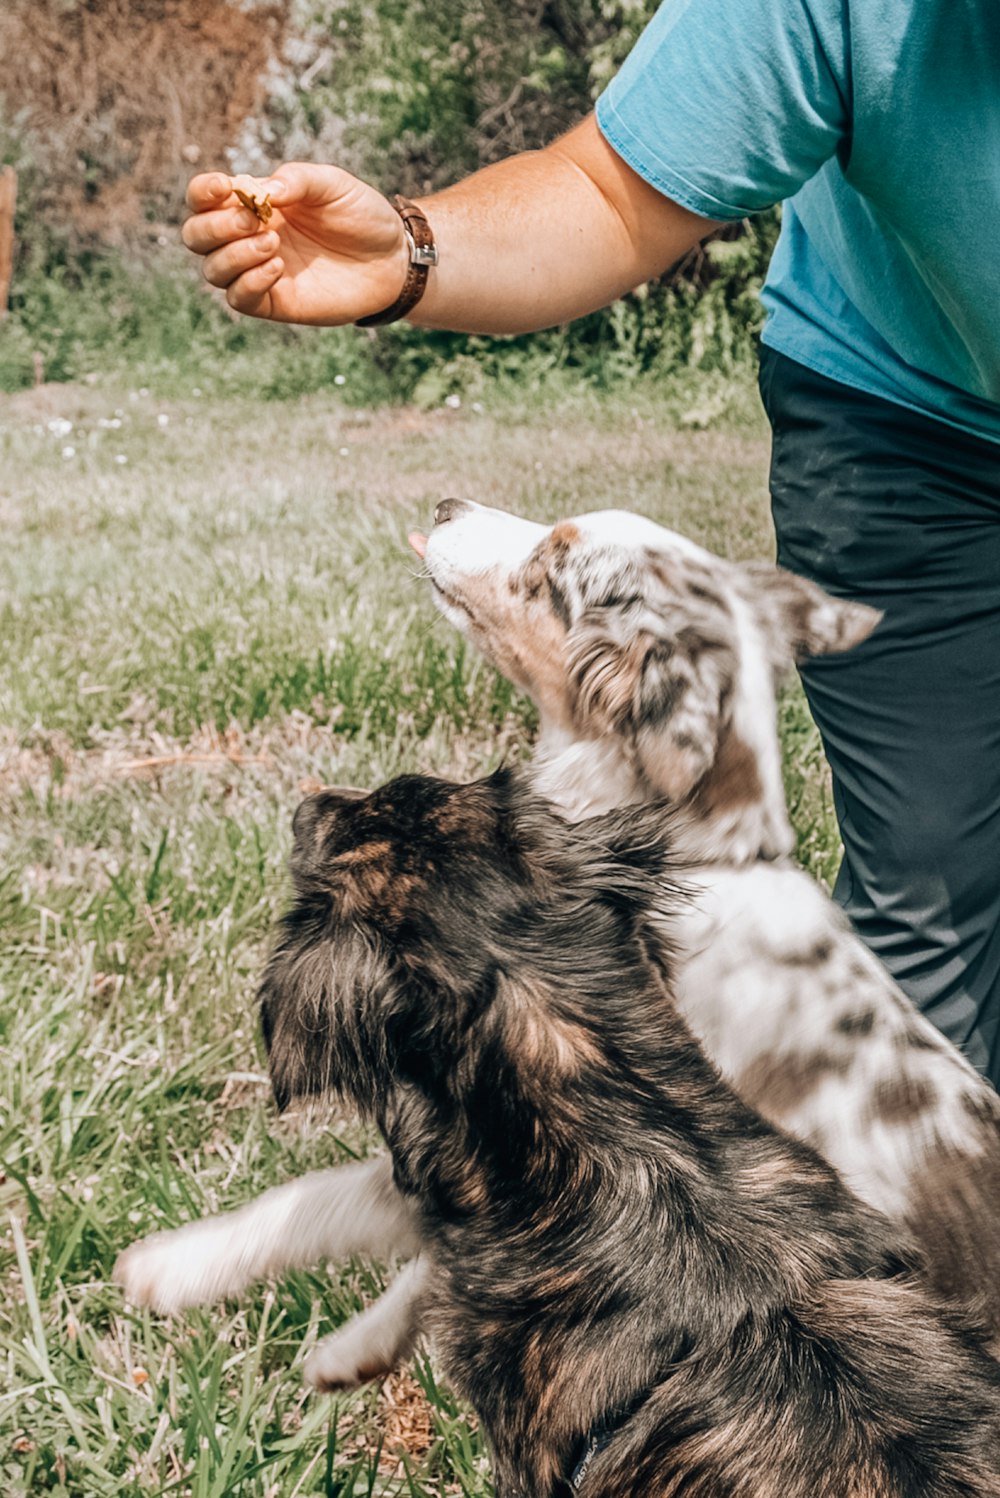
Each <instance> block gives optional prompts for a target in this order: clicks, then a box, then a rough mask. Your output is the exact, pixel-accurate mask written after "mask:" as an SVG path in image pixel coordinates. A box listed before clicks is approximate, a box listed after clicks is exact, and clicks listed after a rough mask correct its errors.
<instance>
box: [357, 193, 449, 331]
mask: <svg viewBox="0 0 1000 1498" xmlns="http://www.w3.org/2000/svg"><path fill="white" fill-rule="evenodd" d="M392 206H393V208H395V210H396V212H397V213H398V214H399V216H400V218H401V219H402V220H403V230H404V233H405V234H406V243H407V246H408V248H409V251H410V264H409V267H408V268H407V272H406V280H405V281H404V282H403V289H402V291H400V293H399V296H398V297H397V298H396V300H395V301H394V302H393V303H392V305H391V306H390V307H385V308H383V310H382V311H381V312H373V313H372V314H371V315H370V316H369V317H359V318H358V320H357V323H356V326H357V327H359V328H378V327H381V326H383V325H384V324H385V323H390V322H398V321H399V319H400V318H401V317H405V316H406V314H407V313H408V312H410V311H411V310H412V309H413V308H414V307H415V306H416V305H417V303H418V302H419V300H420V298H421V297H422V296H423V294H424V291H425V290H426V287H427V272H428V270H429V268H430V267H431V266H432V265H437V263H438V252H437V245H436V244H435V243H434V234H433V231H432V229H431V226H430V224H429V223H428V222H427V219H426V217H425V215H424V212H423V209H421V208H418V207H417V205H416V203H411V202H410V200H409V198H403V197H400V196H399V195H398V194H397V195H396V197H394V198H393V200H392Z"/></svg>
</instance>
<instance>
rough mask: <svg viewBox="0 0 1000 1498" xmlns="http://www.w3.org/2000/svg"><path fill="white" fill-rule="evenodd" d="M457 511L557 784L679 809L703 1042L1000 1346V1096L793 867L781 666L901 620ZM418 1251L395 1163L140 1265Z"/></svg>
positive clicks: (639, 528)
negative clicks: (902, 1239) (907, 1241)
mask: <svg viewBox="0 0 1000 1498" xmlns="http://www.w3.org/2000/svg"><path fill="white" fill-rule="evenodd" d="M435 521H436V523H435V527H434V530H433V532H432V533H431V536H430V538H429V540H426V541H425V540H424V538H423V537H421V536H415V537H413V538H411V539H412V544H413V545H414V547H415V549H416V550H417V551H418V553H419V554H420V555H421V556H422V557H423V558H424V562H425V565H426V569H427V574H428V576H429V578H430V580H431V583H432V585H433V588H434V593H435V599H436V601H437V603H438V605H439V607H440V609H441V611H442V612H443V613H444V614H445V616H446V617H447V618H448V619H450V620H451V621H452V623H454V624H455V625H456V626H457V627H458V628H459V629H460V630H461V631H462V633H463V634H464V635H466V637H467V638H468V639H469V640H470V641H471V642H472V643H474V644H475V645H476V646H477V647H478V648H479V649H480V650H481V651H482V652H483V653H484V654H485V655H486V656H487V657H488V658H489V659H490V660H491V661H492V662H493V663H494V664H495V665H496V666H497V667H498V669H499V670H501V671H502V672H503V673H504V674H505V675H506V676H508V677H509V678H510V679H511V680H512V681H513V682H515V683H516V684H517V685H518V686H519V687H521V688H522V689H523V690H524V691H525V692H527V693H528V695H529V696H530V697H531V698H532V700H533V701H534V702H535V703H536V705H537V707H538V709H539V714H540V720H541V731H540V735H539V740H538V745H537V748H536V751H535V756H534V763H533V780H534V785H535V788H536V789H537V790H538V791H540V792H541V793H542V794H543V795H544V796H545V797H547V798H549V799H550V800H551V801H553V802H554V803H555V804H556V805H557V806H559V807H560V808H561V809H562V811H563V812H564V814H565V815H567V816H568V817H570V818H571V819H576V820H579V819H582V818H586V817H589V816H593V815H597V814H600V813H603V812H606V811H609V810H612V809H615V808H618V807H622V806H625V805H629V804H632V803H636V802H644V801H660V800H663V801H666V802H668V803H670V805H671V806H672V808H673V812H672V815H671V834H672V837H673V839H674V852H673V862H674V864H675V867H676V865H677V863H678V861H680V864H681V872H682V876H683V880H684V883H685V884H686V886H687V888H688V889H689V891H690V900H689V902H688V904H687V905H686V907H684V908H682V909H681V911H680V912H679V913H678V912H677V910H676V909H675V910H674V912H673V914H672V922H673V927H674V930H673V935H674V940H675V941H676V942H677V943H678V944H679V955H680V956H681V958H682V964H681V967H680V970H679V974H678V978H679V984H678V989H679V992H678V998H679V1001H680V1006H681V1009H682V1012H683V1013H684V1015H685V1017H686V1019H687V1021H688V1023H689V1024H690V1026H691V1028H692V1029H693V1030H694V1031H695V1033H696V1034H697V1036H698V1037H699V1038H700V1039H701V1041H702V1043H703V1045H704V1047H705V1049H706V1050H707V1051H708V1053H709V1054H710V1056H711V1057H712V1058H713V1059H714V1060H715V1062H716V1063H717V1065H718V1066H719V1068H720V1069H721V1071H722V1072H723V1073H724V1074H725V1075H726V1076H727V1077H728V1079H729V1080H730V1081H731V1082H732V1083H733V1084H734V1086H735V1087H736V1089H737V1091H738V1092H740V1093H741V1094H742V1096H743V1097H744V1099H745V1100H746V1101H748V1102H750V1103H751V1104H752V1105H753V1106H754V1107H755V1108H756V1109H757V1110H758V1111H759V1112H760V1113H761V1114H762V1115H763V1116H764V1117H765V1118H766V1119H768V1120H769V1121H770V1122H772V1123H774V1124H777V1125H778V1126H779V1127H781V1128H782V1129H784V1130H786V1131H787V1132H788V1133H790V1134H793V1135H795V1136H797V1137H799V1138H800V1139H803V1140H806V1141H808V1142H809V1143H810V1144H812V1145H813V1146H814V1147H815V1148H816V1149H817V1150H818V1151H819V1152H820V1153H821V1154H822V1155H824V1156H825V1157H826V1159H827V1160H829V1161H830V1162H831V1163H832V1164H834V1165H835V1166H836V1167H837V1168H838V1170H839V1171H840V1172H841V1174H842V1175H843V1177H844V1179H845V1180H846V1181H847V1183H848V1184H849V1185H850V1186H851V1187H852V1188H853V1190H854V1191H855V1192H856V1193H857V1194H858V1196H860V1197H861V1198H862V1199H863V1200H865V1201H867V1202H869V1203H871V1204H872V1205H874V1206H876V1207H877V1208H879V1209H880V1210H881V1211H882V1212H884V1213H885V1214H886V1215H887V1216H889V1217H890V1218H891V1219H892V1220H894V1221H895V1222H896V1223H898V1224H899V1226H900V1228H901V1230H902V1231H903V1232H904V1233H906V1234H912V1235H913V1236H914V1237H915V1238H916V1239H917V1241H918V1243H919V1245H920V1247H921V1249H922V1251H923V1254H924V1257H925V1259H926V1262H927V1266H928V1272H929V1275H930V1278H931V1280H932V1282H933V1284H934V1286H935V1288H936V1289H938V1290H939V1291H940V1292H942V1293H944V1294H945V1295H947V1296H949V1297H950V1298H954V1299H956V1300H961V1301H966V1302H971V1303H972V1304H973V1305H975V1306H976V1308H977V1309H978V1311H979V1312H980V1314H981V1315H983V1316H984V1318H985V1319H986V1320H987V1321H988V1323H989V1325H990V1326H991V1328H992V1333H993V1336H994V1340H995V1342H996V1343H997V1345H1000V1099H998V1098H997V1095H996V1094H995V1093H994V1092H993V1090H992V1088H991V1087H990V1086H989V1084H988V1083H987V1082H985V1081H984V1080H983V1079H981V1078H980V1077H979V1076H978V1075H977V1074H976V1073H975V1072H974V1070H973V1069H972V1068H971V1067H970V1066H969V1065H968V1064H967V1063H966V1062H965V1061H964V1060H963V1059H962V1057H961V1056H960V1055H959V1053H958V1052H957V1051H956V1050H955V1049H954V1048H953V1047H952V1046H951V1045H950V1044H949V1043H948V1042H947V1041H945V1040H944V1039H943V1038H942V1037H941V1036H940V1035H939V1033H938V1032H937V1031H936V1030H935V1029H934V1028H933V1026H931V1025H930V1023H929V1022H928V1021H926V1020H924V1019H923V1018H922V1017H921V1016H920V1015H919V1014H918V1013H917V1012H916V1011H915V1010H914V1008H913V1007H912V1005H911V1004H910V1003H909V1001H908V1000H907V999H906V998H905V997H904V995H903V994H902V993H901V992H900V990H899V989H898V988H897V987H896V985H895V984H894V982H893V981H892V980H891V978H890V977H889V976H888V974H887V972H886V971H885V969H884V968H883V967H882V966H881V964H880V963H879V962H878V961H877V960H876V959H875V958H874V957H873V956H872V955H871V954H870V953H869V952H868V951H867V949H866V948H865V947H864V946H863V945H862V944H861V943H860V942H859V940H858V939H857V938H856V937H855V936H854V935H853V933H852V932H851V930H850V929H849V927H848V926H847V924H846V922H845V920H844V918H843V917H842V915H841V913H840V912H839V911H838V909H837V908H836V906H834V905H833V903H832V902H831V901H830V900H829V899H828V897H827V896H826V895H825V893H824V892H823V891H822V890H821V889H820V888H819V887H818V886H817V885H816V884H815V883H814V882H813V881H812V880H811V879H810V878H809V876H808V875H806V874H805V873H804V872H803V871H802V870H801V869H799V868H798V867H797V866H796V865H795V864H794V863H793V862H792V860H791V852H792V847H793V835H792V830H791V827H790V825H789V822H788V817H787V812H786V807H785V800H784V793H783V788H782V781H781V767H780V753H779V744H778V737H777V728H776V703H775V689H776V682H777V680H778V679H779V677H780V676H781V675H782V674H783V673H784V672H785V671H787V670H788V669H789V668H790V667H791V665H792V664H793V663H794V662H795V661H796V660H802V659H804V658H806V657H808V656H810V655H819V654H826V653H832V652H837V651H842V650H847V649H849V648H850V647H851V646H853V645H855V644H857V643H859V642H860V641H861V640H863V639H865V638H866V637H867V635H868V634H870V632H871V631H872V629H873V628H874V627H875V625H876V624H877V622H878V615H877V613H876V612H875V611H874V610H872V609H868V608H865V607H863V606H861V605H856V604H848V603H842V602H839V601H837V600H835V599H832V598H830V597H829V596H828V595H827V594H825V593H824V592H822V590H821V589H819V588H817V587H816V586H815V585H813V584H811V583H808V582H806V581H804V580H802V579H800V578H797V577H794V576H793V575H791V574H789V573H787V572H783V571H781V570H780V569H778V568H776V567H774V566H772V565H770V564H767V563H750V564H744V565H739V564H734V563H730V562H726V561H723V560H721V559H720V558H718V557H716V556H713V555H712V554H710V553H709V552H706V551H704V550H702V549H701V548H700V547H697V546H695V545H694V544H693V543H691V542H690V541H688V540H686V539H684V538H683V537H681V536H678V535H676V534H674V533H673V532H671V531H668V530H665V529H663V528H662V527H660V526H658V525H655V524H653V523H652V522H651V521H648V520H645V519H643V518H641V517H639V516H635V515H631V514H627V513H624V512H620V511H602V512H599V513H597V514H591V515H586V516H582V517H580V518H577V519H574V520H568V521H564V522H562V523H560V524H558V525H556V526H553V527H546V526H543V525H538V524H535V523H534V522H531V521H528V520H524V519H521V518H519V517H517V516H514V515H510V514H506V513H504V512H501V511H497V510H491V509H487V508H485V507H483V506H480V505H476V504H472V503H470V502H467V501H461V500H445V501H444V502H443V503H442V504H441V505H439V506H438V510H437V513H436V516H435ZM416 1247H417V1242H416V1234H415V1232H414V1227H413V1222H412V1219H411V1217H410V1215H409V1212H408V1210H407V1208H406V1205H405V1203H404V1202H403V1201H402V1199H401V1198H398V1197H397V1196H396V1194H395V1192H394V1190H393V1188H392V1185H391V1181H390V1180H389V1177H388V1172H387V1170H386V1167H385V1164H384V1162H379V1161H376V1162H374V1163H372V1164H371V1165H365V1166H357V1167H350V1168H349V1169H347V1170H337V1171H325V1172H319V1173H317V1174H315V1175H312V1176H308V1177H305V1178H304V1179H303V1180H301V1181H297V1182H292V1183H291V1184H289V1185H288V1186H283V1187H278V1188H275V1190H273V1191H270V1192H267V1193H265V1194H264V1195H263V1196H262V1197H260V1198H258V1199H257V1200H256V1201H255V1202H252V1203H250V1205H249V1206H247V1207H244V1208H242V1209H241V1210H240V1211H239V1212H235V1213H230V1214H226V1215H224V1216H221V1217H217V1218H211V1219H207V1220H205V1221H203V1222H200V1223H194V1224H192V1225H190V1226H189V1227H187V1228H182V1229H180V1230H178V1231H177V1232H175V1233H167V1234H160V1235H157V1236H156V1237H155V1238H152V1239H147V1240H145V1241H144V1242H141V1243H138V1244H135V1245H133V1247H132V1248H131V1249H129V1250H128V1251H127V1252H126V1254H125V1255H123V1257H122V1259H121V1260H120V1261H119V1267H118V1276H119V1278H120V1279H121V1281H122V1283H123V1284H124V1285H125V1288H126V1290H127V1292H128V1294H129V1296H130V1297H131V1298H132V1299H133V1300H135V1301H138V1302H141V1303H148V1304H152V1305H155V1306H157V1307H158V1308H160V1309H161V1310H164V1311H167V1310H173V1309H177V1308H179V1307H181V1306H185V1305H193V1304H198V1303H204V1302H206V1301H209V1300H212V1299H216V1298H218V1297H220V1296H222V1295H226V1294H233V1293H236V1292H238V1291H239V1290H241V1289H242V1288H243V1287H244V1286H245V1285H247V1284H248V1283H249V1282H250V1281H252V1280H253V1279H255V1278H258V1277H260V1276H262V1275H264V1274H267V1273H273V1272H277V1271H279V1270H280V1269H281V1268H283V1267H290V1266H291V1265H293V1264H309V1263H315V1262H316V1261H317V1260H319V1259H322V1258H324V1257H326V1258H340V1257H345V1256H347V1255H348V1254H351V1253H372V1254H374V1255H376V1256H379V1257H389V1256H391V1255H392V1254H394V1253H395V1254H399V1255H401V1256H407V1255H409V1254H411V1253H413V1252H414V1250H415V1248H416ZM423 1274H424V1271H423V1270H422V1268H421V1264H420V1261H419V1259H418V1260H417V1261H416V1262H415V1263H414V1264H413V1265H411V1266H409V1267H408V1269H406V1270H404V1272H403V1274H402V1275H401V1276H400V1277H399V1278H398V1279H397V1281H396V1282H395V1284H394V1285H393V1286H392V1288H391V1289H390V1291H389V1292H388V1294H387V1296H386V1297H384V1298H383V1300H382V1301H381V1302H378V1303H377V1304H376V1305H375V1306H373V1307H372V1308H370V1309H369V1310H368V1311H367V1312H366V1313H365V1314H364V1316H362V1317H360V1318H358V1319H357V1320H356V1321H354V1322H351V1323H349V1324H348V1325H347V1326H346V1327H344V1328H342V1329H341V1330H340V1331H338V1332H337V1333H335V1334H334V1335H333V1336H332V1337H330V1338H327V1339H326V1341H325V1342H323V1343H321V1344H320V1346H319V1347H318V1348H317V1349H316V1351H315V1352H314V1353H313V1355H312V1358H311V1360H310V1362H309V1364H308V1365H307V1370H306V1372H307V1377H308V1378H310V1379H311V1381H313V1382H314V1383H316V1384H317V1385H319V1386H321V1387H333V1386H337V1385H346V1384H350V1383H353V1382H356V1381H358V1380H360V1379H363V1378H365V1377H370V1376H372V1375H373V1374H375V1373H377V1372H379V1371H382V1370H384V1369H385V1368H387V1367H390V1366H392V1364H393V1363H394V1362H395V1361H396V1360H397V1359H398V1358H399V1357H401V1356H403V1355H404V1354H405V1353H406V1351H407V1350H408V1348H409V1347H410V1346H411V1344H412V1341H413V1337H414V1335H415V1333H416V1330H417V1329H418V1325H419V1302H420V1296H421V1293H422V1284H423Z"/></svg>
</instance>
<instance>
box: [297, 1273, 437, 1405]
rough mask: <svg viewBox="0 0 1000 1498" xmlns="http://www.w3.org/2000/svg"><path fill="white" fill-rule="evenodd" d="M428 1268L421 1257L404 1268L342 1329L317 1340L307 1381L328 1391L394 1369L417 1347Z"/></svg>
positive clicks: (306, 1371) (307, 1366)
mask: <svg viewBox="0 0 1000 1498" xmlns="http://www.w3.org/2000/svg"><path fill="white" fill-rule="evenodd" d="M429 1278H430V1269H429V1266H428V1265H427V1263H426V1262H425V1261H424V1259H423V1258H420V1259H415V1260H414V1261H413V1263H412V1264H407V1265H406V1266H405V1268H403V1269H401V1270H400V1272H399V1274H398V1275H397V1276H396V1278H395V1279H394V1280H393V1282H392V1284H391V1285H390V1286H389V1288H388V1290H387V1291H386V1292H385V1294H384V1295H383V1296H382V1297H381V1298H380V1299H379V1300H377V1301H375V1303H374V1305H370V1306H369V1307H368V1309H367V1310H366V1311H362V1312H361V1314H360V1316H355V1317H353V1318H352V1319H351V1320H350V1321H348V1322H347V1323H346V1325H344V1326H342V1327H341V1328H340V1330H339V1331H335V1332H332V1333H331V1335H330V1336H329V1337H324V1338H323V1340H322V1342H317V1344H316V1346H315V1347H314V1348H313V1350H312V1352H311V1353H310V1354H309V1356H308V1357H307V1358H306V1362H305V1368H304V1369H303V1375H304V1377H305V1381H306V1383H307V1384H312V1386H313V1388H315V1389H323V1390H325V1391H327V1392H329V1391H330V1390H331V1389H350V1388H353V1386H354V1385H355V1384H363V1383H367V1382H368V1380H369V1379H372V1378H382V1377H383V1376H384V1375H385V1374H386V1373H391V1372H392V1370H393V1368H395V1367H396V1366H397V1365H398V1364H399V1363H401V1362H402V1361H403V1359H404V1358H407V1357H409V1355H410V1353H411V1352H412V1351H413V1344H414V1342H415V1341H416V1340H417V1337H418V1336H419V1335H420V1323H421V1310H422V1301H423V1296H424V1291H425V1289H426V1287H427V1284H428V1281H429Z"/></svg>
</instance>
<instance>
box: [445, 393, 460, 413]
mask: <svg viewBox="0 0 1000 1498" xmlns="http://www.w3.org/2000/svg"><path fill="white" fill-rule="evenodd" d="M444 403H445V405H446V406H450V407H451V409H452V410H453V411H457V410H458V408H459V406H460V405H461V404H462V397H461V396H460V395H446V396H445V398H444Z"/></svg>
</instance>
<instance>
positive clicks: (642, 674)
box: [567, 604, 731, 802]
mask: <svg viewBox="0 0 1000 1498" xmlns="http://www.w3.org/2000/svg"><path fill="white" fill-rule="evenodd" d="M676 623H677V626H678V627H677V628H676V630H674V629H672V628H671V618H670V616H669V614H667V615H666V616H663V617H661V616H660V614H659V613H654V612H653V611H652V610H650V609H648V608H645V607H640V608H636V606H635V605H634V604H627V605H624V606H623V607H621V608H618V609H608V608H602V609H593V610H591V611H589V612H588V613H587V614H585V615H584V616H583V618H582V620H581V621H580V623H579V624H578V625H577V627H576V628H575V629H574V630H573V631H572V632H571V633H570V636H569V638H568V640H567V658H568V661H569V673H570V682H571V689H572V693H573V705H574V710H575V713H576V717H577V722H578V724H579V726H580V727H581V728H584V729H585V730H587V731H589V732H590V733H593V734H595V735H599V734H602V733H612V734H615V735H616V736H618V737H620V738H621V739H623V740H624V742H625V744H626V745H627V746H628V748H629V749H630V750H631V752H632V754H633V756H634V758H635V761H636V763H637V765H638V767H639V768H640V769H641V771H642V773H643V775H644V776H645V777H646V779H647V780H648V781H649V783H650V785H651V787H652V788H653V789H654V790H655V791H656V792H657V793H658V794H659V795H661V796H663V797H665V798H666V799H667V800H668V801H673V802H677V801H683V800H684V799H685V798H686V797H687V796H688V795H690V793H691V791H692V790H693V789H694V787H695V786H696V785H697V784H698V782H699V781H700V780H701V779H702V777H703V776H704V775H705V773H706V771H707V770H708V769H709V768H710V767H711V765H712V763H713V761H714V759H715V754H716V750H717V747H718V742H719V733H720V727H721V719H722V707H723V701H724V696H725V692H726V690H727V688H728V683H729V680H730V679H731V673H727V662H728V650H727V647H726V645H725V643H724V642H723V641H722V640H719V639H715V638H712V637H709V636H705V635H702V634H700V633H699V632H696V631H693V630H692V629H691V628H690V627H688V626H685V624H684V623H683V622H682V617H681V616H679V615H678V618H677V620H676Z"/></svg>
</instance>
